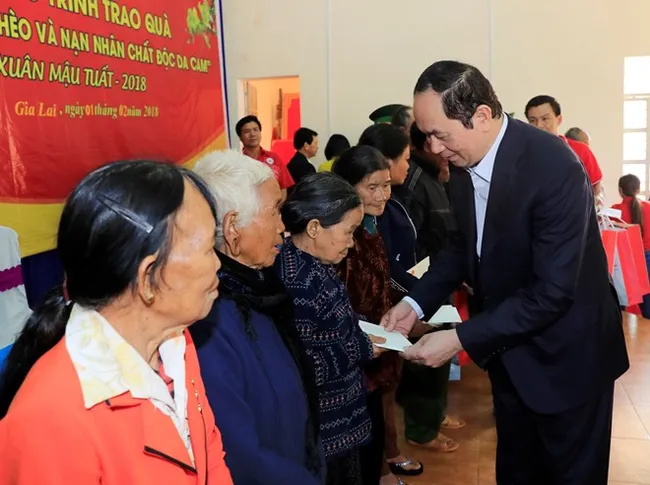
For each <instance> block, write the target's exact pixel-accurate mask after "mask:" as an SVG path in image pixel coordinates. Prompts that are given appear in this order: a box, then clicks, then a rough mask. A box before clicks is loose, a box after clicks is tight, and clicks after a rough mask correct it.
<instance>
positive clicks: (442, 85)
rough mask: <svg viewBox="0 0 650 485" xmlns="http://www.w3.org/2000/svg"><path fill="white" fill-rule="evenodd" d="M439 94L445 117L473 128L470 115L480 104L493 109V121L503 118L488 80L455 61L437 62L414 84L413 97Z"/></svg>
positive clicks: (498, 102)
mask: <svg viewBox="0 0 650 485" xmlns="http://www.w3.org/2000/svg"><path fill="white" fill-rule="evenodd" d="M430 89H431V90H433V91H434V92H436V93H438V94H439V95H440V96H441V99H442V107H443V109H444V111H445V115H446V116H447V118H449V119H451V120H458V121H460V122H461V123H462V124H463V126H464V127H465V128H472V127H473V124H472V116H474V113H476V109H477V108H478V107H479V106H481V105H486V106H488V107H489V108H490V109H491V110H492V118H499V117H501V116H502V115H503V108H502V107H501V102H500V101H499V98H498V97H497V95H496V93H495V92H494V88H493V87H492V84H490V81H488V80H487V78H486V77H485V76H484V75H483V74H482V73H481V71H479V70H478V69H477V68H476V67H474V66H471V65H469V64H464V63H462V62H457V61H439V62H436V63H434V64H432V65H431V66H429V67H428V68H427V69H426V70H425V71H424V72H423V73H422V74H421V75H420V78H419V79H418V82H417V84H416V85H415V94H419V93H424V92H426V91H428V90H430Z"/></svg>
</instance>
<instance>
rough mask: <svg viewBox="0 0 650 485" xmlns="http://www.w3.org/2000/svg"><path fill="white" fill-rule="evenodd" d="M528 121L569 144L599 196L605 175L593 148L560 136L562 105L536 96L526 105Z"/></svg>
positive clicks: (554, 100) (550, 99) (546, 96)
mask: <svg viewBox="0 0 650 485" xmlns="http://www.w3.org/2000/svg"><path fill="white" fill-rule="evenodd" d="M526 119H528V122H529V123H530V124H531V125H534V126H536V127H537V128H540V129H542V130H544V131H547V132H548V133H551V134H552V135H556V136H559V137H560V138H562V139H563V140H564V141H566V142H567V143H568V144H569V146H570V147H571V148H572V149H573V151H574V152H575V154H576V155H578V158H579V159H580V161H581V162H582V164H583V165H584V167H585V171H586V172H587V175H588V176H589V180H590V181H591V185H592V187H593V189H594V195H595V196H598V194H599V193H600V188H601V182H602V180H603V173H602V172H601V170H600V166H599V165H598V160H596V157H595V156H594V154H593V152H592V151H591V148H589V146H587V145H586V144H585V143H582V142H579V141H576V140H571V139H569V138H566V137H565V136H563V135H560V132H559V128H560V125H561V124H562V108H561V107H560V103H558V102H557V100H556V99H555V98H554V97H553V96H548V95H540V96H535V97H534V98H533V99H531V100H530V101H528V104H527V105H526Z"/></svg>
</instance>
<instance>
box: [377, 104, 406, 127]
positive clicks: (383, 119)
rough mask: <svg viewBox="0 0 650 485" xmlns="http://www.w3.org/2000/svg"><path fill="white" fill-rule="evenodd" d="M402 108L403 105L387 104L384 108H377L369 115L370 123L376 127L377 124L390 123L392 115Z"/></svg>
mask: <svg viewBox="0 0 650 485" xmlns="http://www.w3.org/2000/svg"><path fill="white" fill-rule="evenodd" d="M403 106H404V105H403V104H387V105H386V106H382V107H381V108H377V109H376V110H375V111H373V112H372V113H370V117H369V118H370V121H372V122H373V123H374V124H376V125H377V124H379V123H390V122H391V120H392V119H393V115H394V114H395V113H396V112H397V110H399V109H400V108H402V107H403Z"/></svg>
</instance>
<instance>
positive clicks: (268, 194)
mask: <svg viewBox="0 0 650 485" xmlns="http://www.w3.org/2000/svg"><path fill="white" fill-rule="evenodd" d="M257 196H258V199H259V212H258V214H257V215H256V216H255V217H254V218H253V219H252V220H251V222H250V223H249V224H248V225H247V226H245V227H241V228H239V229H238V230H239V233H240V240H239V242H238V244H239V247H238V252H239V254H236V255H234V256H235V259H237V260H238V261H239V262H240V263H242V264H244V265H246V266H249V267H251V268H257V269H261V268H267V267H269V266H272V265H273V262H274V261H275V257H276V256H277V255H278V252H279V250H278V245H280V244H282V234H283V233H284V224H283V223H282V217H281V215H280V205H281V204H282V191H281V190H280V186H279V185H278V182H277V181H276V180H275V178H271V179H269V180H267V181H266V182H264V183H262V184H261V185H260V186H259V187H258V188H257Z"/></svg>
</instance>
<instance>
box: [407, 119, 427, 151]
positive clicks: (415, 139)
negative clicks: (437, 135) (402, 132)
mask: <svg viewBox="0 0 650 485" xmlns="http://www.w3.org/2000/svg"><path fill="white" fill-rule="evenodd" d="M411 146H412V147H413V148H415V149H416V150H420V151H423V150H424V147H426V146H427V135H425V134H424V133H423V132H422V130H420V128H418V125H416V124H415V123H413V124H412V125H411Z"/></svg>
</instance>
